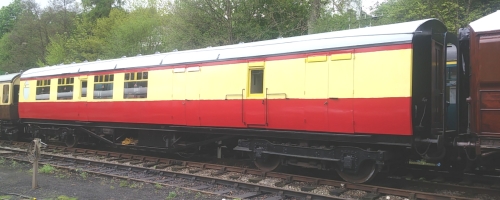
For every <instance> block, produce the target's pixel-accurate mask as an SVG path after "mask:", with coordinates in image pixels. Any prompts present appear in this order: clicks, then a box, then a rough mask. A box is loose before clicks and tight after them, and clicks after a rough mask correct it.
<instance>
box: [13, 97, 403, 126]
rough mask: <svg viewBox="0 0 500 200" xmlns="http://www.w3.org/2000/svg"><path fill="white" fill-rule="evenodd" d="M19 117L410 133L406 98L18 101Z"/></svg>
mask: <svg viewBox="0 0 500 200" xmlns="http://www.w3.org/2000/svg"><path fill="white" fill-rule="evenodd" d="M19 115H20V118H22V119H47V120H71V121H91V122H121V123H143V124H172V125H188V126H212V127H230V128H244V127H248V126H252V127H262V128H267V129H277V130H279V129H281V130H298V131H318V132H332V133H368V134H389V135H411V134H412V122H411V120H412V119H411V98H409V97H407V98H366V99H327V100H325V99H269V100H267V101H266V100H264V101H263V100H244V101H242V100H188V101H184V100H180V101H122V102H34V103H31V102H30V103H20V104H19Z"/></svg>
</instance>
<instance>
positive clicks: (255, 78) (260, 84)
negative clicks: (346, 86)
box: [250, 69, 264, 94]
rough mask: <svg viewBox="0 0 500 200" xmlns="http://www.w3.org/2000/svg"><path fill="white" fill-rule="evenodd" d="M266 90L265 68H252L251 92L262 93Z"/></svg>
mask: <svg viewBox="0 0 500 200" xmlns="http://www.w3.org/2000/svg"><path fill="white" fill-rule="evenodd" d="M263 92H264V70H263V69H258V70H250V94H262V93H263Z"/></svg>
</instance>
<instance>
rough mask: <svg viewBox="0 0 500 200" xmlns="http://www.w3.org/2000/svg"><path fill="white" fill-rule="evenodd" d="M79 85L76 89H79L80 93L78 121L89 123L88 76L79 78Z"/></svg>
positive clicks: (78, 95) (78, 93)
mask: <svg viewBox="0 0 500 200" xmlns="http://www.w3.org/2000/svg"><path fill="white" fill-rule="evenodd" d="M78 83H79V85H77V86H76V87H78V88H79V92H77V94H76V95H77V97H78V100H77V101H78V102H77V103H78V119H79V120H80V121H88V117H87V104H88V102H87V85H88V80H87V76H80V78H79V82H78Z"/></svg>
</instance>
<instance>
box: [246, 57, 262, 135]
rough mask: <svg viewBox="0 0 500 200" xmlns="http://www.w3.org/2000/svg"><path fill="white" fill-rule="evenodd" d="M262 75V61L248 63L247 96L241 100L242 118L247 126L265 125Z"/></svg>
mask: <svg viewBox="0 0 500 200" xmlns="http://www.w3.org/2000/svg"><path fill="white" fill-rule="evenodd" d="M264 75H265V73H264V62H254V63H248V81H247V84H248V86H247V88H248V89H247V98H246V100H244V102H243V110H244V118H243V120H244V122H245V124H246V125H247V126H266V125H267V124H266V108H267V105H266V104H267V99H266V95H265V92H266V91H265V87H264Z"/></svg>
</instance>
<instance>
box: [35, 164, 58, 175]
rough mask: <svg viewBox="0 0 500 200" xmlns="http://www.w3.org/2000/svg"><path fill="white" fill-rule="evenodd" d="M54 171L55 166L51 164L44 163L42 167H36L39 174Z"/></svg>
mask: <svg viewBox="0 0 500 200" xmlns="http://www.w3.org/2000/svg"><path fill="white" fill-rule="evenodd" d="M55 172H56V168H55V167H53V166H52V165H49V164H46V165H43V167H42V168H40V169H38V173H41V174H53V173H55Z"/></svg>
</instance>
